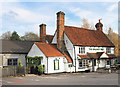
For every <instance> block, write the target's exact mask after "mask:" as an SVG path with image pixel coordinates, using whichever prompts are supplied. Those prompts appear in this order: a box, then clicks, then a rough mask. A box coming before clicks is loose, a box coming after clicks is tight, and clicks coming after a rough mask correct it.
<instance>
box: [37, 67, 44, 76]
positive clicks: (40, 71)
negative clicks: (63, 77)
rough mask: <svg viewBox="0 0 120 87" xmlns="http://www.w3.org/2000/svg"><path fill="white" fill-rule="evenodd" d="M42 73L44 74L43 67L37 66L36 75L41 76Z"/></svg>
mask: <svg viewBox="0 0 120 87" xmlns="http://www.w3.org/2000/svg"><path fill="white" fill-rule="evenodd" d="M43 72H44V67H43V65H39V66H38V74H43Z"/></svg>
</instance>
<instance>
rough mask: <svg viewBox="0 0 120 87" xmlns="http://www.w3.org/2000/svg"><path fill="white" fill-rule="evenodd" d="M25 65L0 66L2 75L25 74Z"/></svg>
mask: <svg viewBox="0 0 120 87" xmlns="http://www.w3.org/2000/svg"><path fill="white" fill-rule="evenodd" d="M25 73H26V67H24V66H23V67H18V66H7V67H4V68H2V77H7V76H19V75H25Z"/></svg>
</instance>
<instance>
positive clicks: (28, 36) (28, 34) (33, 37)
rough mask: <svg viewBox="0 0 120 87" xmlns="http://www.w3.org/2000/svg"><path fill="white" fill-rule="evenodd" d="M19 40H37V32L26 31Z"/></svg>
mask: <svg viewBox="0 0 120 87" xmlns="http://www.w3.org/2000/svg"><path fill="white" fill-rule="evenodd" d="M21 40H25V41H39V40H40V38H39V36H38V35H37V34H35V33H33V32H26V33H25V35H24V36H22V37H21Z"/></svg>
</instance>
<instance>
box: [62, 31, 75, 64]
mask: <svg viewBox="0 0 120 87" xmlns="http://www.w3.org/2000/svg"><path fill="white" fill-rule="evenodd" d="M64 42H65V46H66V49H67V51H68V53H69V54H70V56H71V58H72V59H73V65H75V57H74V47H73V44H72V42H71V41H70V40H69V38H68V37H67V35H66V34H65V33H64Z"/></svg>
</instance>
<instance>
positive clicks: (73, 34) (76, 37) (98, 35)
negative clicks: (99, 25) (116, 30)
mask: <svg viewBox="0 0 120 87" xmlns="http://www.w3.org/2000/svg"><path fill="white" fill-rule="evenodd" d="M65 34H66V35H67V36H68V38H69V39H70V41H71V42H72V43H73V45H82V46H114V44H113V43H112V42H111V41H110V40H109V39H108V38H107V36H106V35H105V34H104V33H103V32H101V31H98V30H88V29H83V28H78V27H71V26H65Z"/></svg>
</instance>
